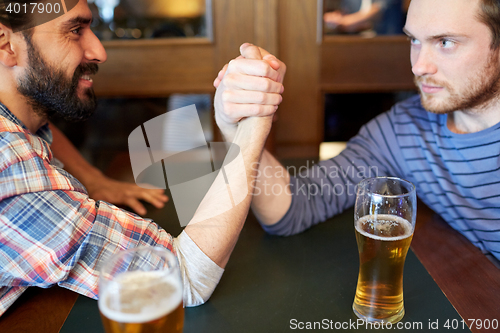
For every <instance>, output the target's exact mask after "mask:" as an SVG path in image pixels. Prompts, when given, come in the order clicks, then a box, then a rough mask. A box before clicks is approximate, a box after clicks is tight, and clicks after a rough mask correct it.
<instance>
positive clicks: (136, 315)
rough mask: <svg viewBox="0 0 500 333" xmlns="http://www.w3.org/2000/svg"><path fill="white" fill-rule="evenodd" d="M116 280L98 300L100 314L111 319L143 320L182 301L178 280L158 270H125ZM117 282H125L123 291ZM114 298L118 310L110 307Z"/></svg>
mask: <svg viewBox="0 0 500 333" xmlns="http://www.w3.org/2000/svg"><path fill="white" fill-rule="evenodd" d="M115 281H116V282H111V283H110V285H108V287H107V288H106V289H105V290H104V291H103V295H102V296H100V297H99V303H98V305H99V310H100V311H101V313H102V314H103V315H104V316H106V317H107V318H108V319H110V320H114V321H117V322H122V323H146V322H149V321H153V320H156V319H159V318H161V317H163V316H165V315H167V314H169V313H170V312H172V311H174V310H175V309H176V308H177V307H178V306H179V304H181V302H182V287H181V285H180V281H179V279H176V278H175V277H173V276H163V273H161V272H141V271H135V272H127V273H123V274H121V275H120V276H118V277H117V278H116V280H115ZM153 281H154V282H153ZM118 283H120V285H127V289H126V291H125V292H124V291H123V290H120V292H119V289H118ZM151 288H153V289H151ZM117 301H120V303H119V304H120V306H121V310H117V309H116V308H113V303H114V302H117ZM145 303H146V304H145ZM123 305H124V306H123Z"/></svg>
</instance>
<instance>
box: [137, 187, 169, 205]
mask: <svg viewBox="0 0 500 333" xmlns="http://www.w3.org/2000/svg"><path fill="white" fill-rule="evenodd" d="M136 198H137V199H141V200H144V201H146V202H149V203H150V204H152V205H153V206H155V207H156V208H163V206H165V203H166V202H167V201H168V197H167V196H166V195H165V193H164V192H163V190H161V191H158V190H153V191H152V190H147V191H142V192H140V193H138V194H137V196H136Z"/></svg>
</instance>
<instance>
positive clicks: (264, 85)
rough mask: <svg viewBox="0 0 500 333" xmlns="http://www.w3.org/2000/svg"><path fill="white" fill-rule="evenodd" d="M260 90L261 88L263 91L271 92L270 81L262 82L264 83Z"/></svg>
mask: <svg viewBox="0 0 500 333" xmlns="http://www.w3.org/2000/svg"><path fill="white" fill-rule="evenodd" d="M262 88H263V89H264V90H265V91H270V90H271V88H272V83H271V80H269V79H266V80H264V82H263V83H262Z"/></svg>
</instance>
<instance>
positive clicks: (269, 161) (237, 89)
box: [214, 49, 292, 225]
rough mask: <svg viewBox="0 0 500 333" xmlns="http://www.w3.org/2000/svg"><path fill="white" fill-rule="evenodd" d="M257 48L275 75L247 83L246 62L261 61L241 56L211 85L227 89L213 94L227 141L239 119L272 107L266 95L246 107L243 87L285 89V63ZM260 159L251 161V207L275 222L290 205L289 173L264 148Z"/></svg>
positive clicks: (264, 219) (264, 112)
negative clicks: (257, 105)
mask: <svg viewBox="0 0 500 333" xmlns="http://www.w3.org/2000/svg"><path fill="white" fill-rule="evenodd" d="M260 51H261V54H263V55H264V57H263V59H264V60H266V61H267V62H268V63H269V64H270V65H271V66H272V67H273V68H274V69H276V70H277V72H278V75H272V74H271V75H268V76H265V75H262V77H254V78H253V80H254V81H253V82H254V85H253V86H252V85H250V84H249V83H248V82H250V81H249V78H248V77H247V76H248V75H252V74H254V72H253V71H252V70H249V69H248V68H247V66H250V67H252V66H254V67H257V66H260V65H261V64H260V63H256V62H255V61H254V63H252V62H248V59H245V58H244V57H241V56H240V57H238V58H236V59H235V60H233V61H232V62H231V63H230V64H229V66H228V65H226V66H224V68H223V69H222V70H221V71H220V72H219V75H218V77H217V78H216V79H215V82H214V86H215V87H216V88H219V89H218V92H219V91H224V92H226V93H227V96H226V97H225V98H223V96H222V93H219V94H218V95H216V98H215V106H216V108H215V111H216V113H215V117H216V120H217V125H218V126H219V128H220V129H221V131H222V134H223V135H224V137H225V139H226V140H227V141H231V139H232V137H233V136H234V131H235V129H236V128H237V124H238V121H240V120H241V119H243V118H245V117H248V116H267V115H270V114H272V113H273V112H274V111H275V110H274V108H273V107H272V105H271V107H270V106H268V105H265V103H266V102H265V101H266V98H261V99H260V100H261V101H263V102H262V103H264V105H263V107H262V108H260V109H259V108H256V105H255V104H254V105H253V106H252V105H248V106H247V107H246V108H245V105H247V104H248V103H249V102H248V100H247V99H246V98H244V97H243V96H242V95H241V91H242V90H243V91H245V92H247V93H249V92H253V93H258V92H259V89H262V87H266V86H270V87H271V91H279V92H283V91H284V88H283V87H282V83H283V80H284V77H285V73H286V66H285V64H284V63H282V62H281V61H279V60H278V59H276V57H274V56H273V55H271V54H269V53H268V52H267V51H265V50H263V49H260ZM245 61H246V62H245ZM230 66H232V71H233V73H232V76H231V78H230V80H229V82H226V83H222V79H223V77H225V75H226V71H228V68H229V69H230V70H231V68H230ZM273 74H274V73H273ZM272 99H273V98H272V96H271V97H269V98H268V100H272ZM280 102H281V100H280ZM257 104H258V103H257ZM259 162H260V163H254V164H253V165H252V169H254V170H255V171H256V175H255V183H254V197H253V201H252V210H253V212H254V213H255V215H256V216H257V218H258V219H259V220H260V221H261V222H262V223H264V224H267V225H271V224H274V223H276V222H278V221H279V220H280V219H281V218H282V217H283V216H284V215H285V213H286V212H287V211H288V208H289V207H290V204H291V201H292V197H291V193H290V189H289V182H290V175H289V173H288V171H287V170H286V169H285V168H284V167H283V166H282V165H281V164H280V163H279V162H278V161H277V160H276V158H274V156H272V155H271V154H270V153H269V152H268V151H266V150H264V151H263V153H262V157H261V159H260V161H259ZM273 189H274V191H273Z"/></svg>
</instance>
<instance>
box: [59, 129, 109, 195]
mask: <svg viewBox="0 0 500 333" xmlns="http://www.w3.org/2000/svg"><path fill="white" fill-rule="evenodd" d="M49 126H50V129H51V131H52V136H53V141H52V145H51V149H52V153H53V154H54V157H55V158H57V159H58V160H59V161H61V162H62V163H63V164H64V169H65V170H66V171H68V172H69V173H70V174H72V175H73V176H75V177H76V178H77V179H78V180H79V181H80V182H82V184H83V185H85V187H88V184H89V183H90V182H91V181H92V179H94V178H95V177H102V176H103V174H102V173H101V171H100V170H99V169H97V168H95V167H93V166H92V165H91V164H90V163H89V162H87V160H85V158H83V156H82V155H81V154H80V152H79V151H78V150H77V149H76V147H75V146H74V145H73V144H72V143H71V142H70V141H69V140H68V138H67V137H66V136H65V135H64V134H63V133H62V132H61V131H60V130H59V129H58V128H57V127H56V126H54V125H53V124H52V123H49Z"/></svg>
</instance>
